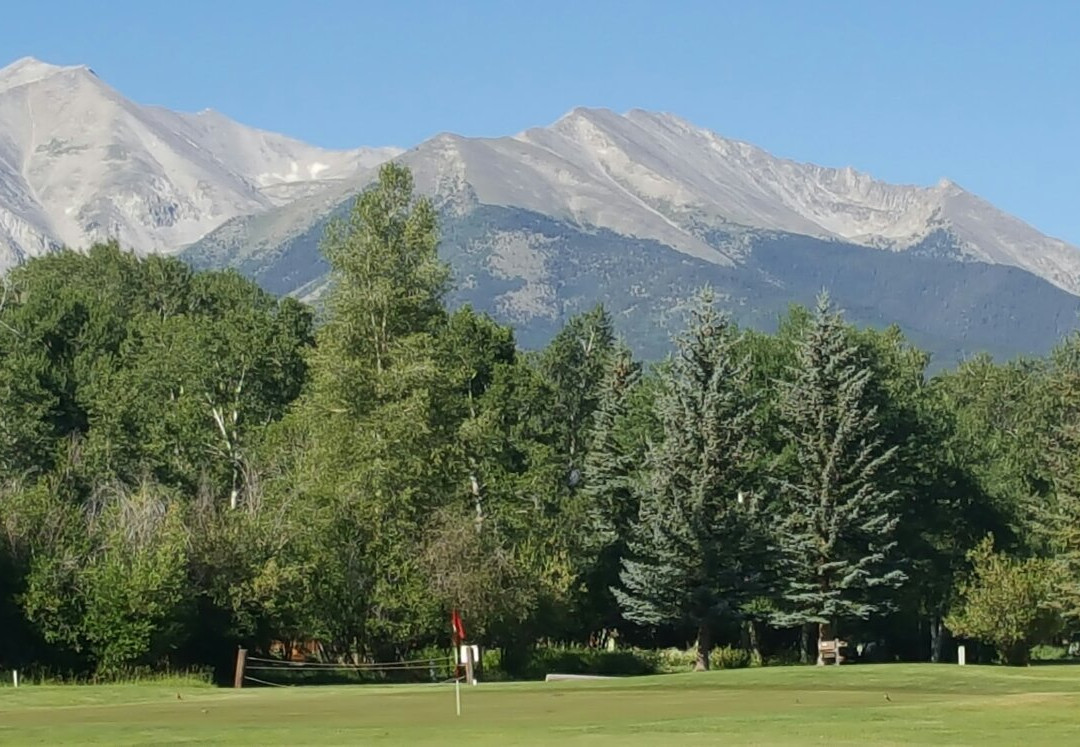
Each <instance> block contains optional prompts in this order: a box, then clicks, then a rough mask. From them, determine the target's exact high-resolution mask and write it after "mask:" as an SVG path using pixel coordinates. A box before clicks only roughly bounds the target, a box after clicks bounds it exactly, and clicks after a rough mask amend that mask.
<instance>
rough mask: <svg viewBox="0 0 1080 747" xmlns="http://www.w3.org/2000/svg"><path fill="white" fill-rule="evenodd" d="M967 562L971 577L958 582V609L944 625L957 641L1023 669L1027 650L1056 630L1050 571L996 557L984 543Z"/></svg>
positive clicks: (1045, 565)
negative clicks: (985, 648) (983, 646)
mask: <svg viewBox="0 0 1080 747" xmlns="http://www.w3.org/2000/svg"><path fill="white" fill-rule="evenodd" d="M968 558H969V559H970V560H971V562H972V565H973V569H972V573H971V576H970V577H969V578H967V579H965V580H964V581H962V582H961V584H960V586H959V594H958V597H959V604H958V605H956V607H955V608H954V609H953V610H952V612H950V614H949V616H948V617H947V618H946V620H945V624H946V625H948V626H949V628H950V629H951V630H952V632H953V633H954V634H955V635H957V636H961V637H964V638H973V639H975V640H978V641H983V642H984V643H989V644H991V645H993V646H994V647H995V648H997V650H998V653H999V654H1000V655H1001V657H1002V659H1004V660H1005V663H1006V664H1027V663H1028V661H1029V660H1030V654H1031V648H1032V646H1034V645H1035V644H1037V643H1042V642H1044V641H1047V640H1049V639H1051V638H1052V637H1053V635H1054V633H1056V632H1057V630H1058V629H1059V628H1060V627H1061V619H1060V616H1059V614H1058V611H1057V609H1056V607H1055V601H1056V599H1057V596H1058V588H1059V579H1058V577H1057V576H1056V571H1055V567H1054V565H1053V564H1052V563H1051V562H1050V561H1048V560H1045V559H1042V558H1025V559H1018V558H1011V557H1009V556H1007V555H1004V554H1002V553H996V552H994V543H993V540H992V538H989V537H988V538H987V539H985V540H983V541H982V542H980V543H979V544H978V546H976V547H975V549H973V550H972V551H971V552H970V553H968Z"/></svg>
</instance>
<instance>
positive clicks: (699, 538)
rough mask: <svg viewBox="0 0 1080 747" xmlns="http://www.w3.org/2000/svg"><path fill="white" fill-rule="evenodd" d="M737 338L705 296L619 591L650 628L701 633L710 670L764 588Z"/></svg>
mask: <svg viewBox="0 0 1080 747" xmlns="http://www.w3.org/2000/svg"><path fill="white" fill-rule="evenodd" d="M735 345H736V331H735V329H734V327H733V325H732V324H731V322H730V321H729V320H728V319H727V318H726V317H725V316H723V315H721V314H719V313H718V312H717V311H716V310H715V308H714V307H713V299H712V295H711V293H708V292H705V293H703V294H702V295H701V297H700V298H699V299H698V304H697V307H696V308H695V309H694V310H693V311H692V312H691V319H690V324H689V329H688V330H687V332H686V333H685V334H683V335H682V336H681V337H680V338H679V340H678V352H677V355H676V358H675V360H674V363H673V366H672V369H671V371H670V374H669V375H668V378H667V380H666V382H665V384H666V385H665V387H664V389H663V390H662V392H661V394H660V396H659V400H658V403H657V413H658V416H659V419H660V421H661V423H662V425H663V440H662V441H661V442H660V443H658V444H655V445H654V446H652V447H651V448H650V450H649V454H648V460H647V469H648V472H649V474H648V479H647V482H646V484H645V485H644V486H643V491H644V494H643V495H642V498H641V510H640V516H639V520H638V522H637V523H636V525H635V527H634V531H633V533H632V536H631V539H630V542H629V553H628V557H626V558H625V559H624V561H623V571H622V574H621V580H622V586H621V588H618V589H616V590H615V595H616V598H617V599H618V601H619V603H620V604H621V605H622V608H623V614H624V615H625V617H626V618H627V619H629V620H631V621H634V622H637V623H640V624H643V625H661V624H676V625H692V626H693V627H694V629H695V630H696V632H697V645H698V653H697V657H698V659H697V668H698V669H708V667H709V652H710V650H711V648H712V643H713V640H714V635H715V629H716V626H717V624H718V623H719V622H721V621H722V620H724V619H734V618H737V617H738V616H739V611H740V607H741V606H742V604H743V603H744V602H746V601H747V600H748V599H749V598H751V597H752V596H753V595H754V594H755V593H756V592H757V591H758V589H759V584H760V581H761V576H762V574H761V567H760V562H759V559H760V557H761V554H762V550H763V547H762V543H761V537H760V533H759V532H757V531H756V526H755V521H754V516H753V513H752V511H751V506H750V503H748V502H747V501H746V500H745V498H744V494H743V492H742V489H743V486H744V485H746V484H747V483H748V482H749V481H750V480H751V477H750V475H748V468H749V465H750V464H752V461H753V454H752V453H751V450H750V448H749V445H750V442H751V438H750V436H751V434H750V431H749V426H750V424H751V422H752V416H753V412H754V404H753V401H752V399H751V395H750V393H749V391H748V388H747V386H746V384H747V381H748V370H747V368H746V366H745V363H744V362H743V361H742V360H738V359H736V357H735V356H734V354H733V348H734V347H735Z"/></svg>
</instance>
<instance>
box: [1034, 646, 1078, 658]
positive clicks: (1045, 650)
mask: <svg viewBox="0 0 1080 747" xmlns="http://www.w3.org/2000/svg"><path fill="white" fill-rule="evenodd" d="M1071 658H1072V657H1071V656H1069V649H1068V648H1066V647H1065V646H1047V645H1039V646H1035V647H1033V648H1032V649H1031V660H1032V661H1067V660H1069V659H1071Z"/></svg>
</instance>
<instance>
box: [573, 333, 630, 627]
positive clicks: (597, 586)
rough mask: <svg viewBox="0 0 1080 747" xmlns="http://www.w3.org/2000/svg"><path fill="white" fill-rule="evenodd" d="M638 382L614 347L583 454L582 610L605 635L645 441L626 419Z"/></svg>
mask: <svg viewBox="0 0 1080 747" xmlns="http://www.w3.org/2000/svg"><path fill="white" fill-rule="evenodd" d="M640 381H641V365H640V364H639V363H637V362H635V361H634V359H633V356H632V354H631V352H630V349H629V348H627V347H626V346H625V345H620V346H619V347H618V348H617V349H616V351H615V353H614V354H613V355H612V358H611V364H610V365H609V367H608V371H607V375H606V376H605V377H604V382H603V387H602V389H601V392H600V401H599V404H598V405H597V408H596V412H595V413H594V416H593V425H592V432H591V434H590V440H589V451H588V454H587V455H586V457H585V469H584V483H583V486H582V490H581V497H582V502H583V504H584V507H585V514H586V516H587V517H588V528H589V533H588V535H587V544H586V548H585V550H584V555H585V556H586V559H585V563H586V569H585V572H584V582H585V588H586V593H587V595H588V601H587V602H586V613H587V615H588V616H589V618H590V620H589V622H590V627H595V626H597V625H599V626H600V627H601V628H603V630H604V633H605V635H606V634H607V631H608V630H609V629H610V628H612V627H614V626H616V625H617V624H618V623H619V621H620V617H621V615H620V613H619V607H618V604H617V602H616V601H615V598H614V596H613V595H612V593H611V588H612V587H614V586H616V585H617V584H618V580H619V570H620V568H621V566H622V558H623V556H624V554H625V552H626V540H627V538H628V537H629V534H630V528H631V527H632V526H633V522H634V520H635V519H636V518H637V515H638V497H639V495H640V491H639V490H637V489H636V486H635V481H636V480H637V479H638V477H639V474H638V473H639V471H640V469H641V464H642V461H643V457H644V454H645V446H646V443H645V440H644V439H642V438H640V434H639V433H637V432H636V431H635V430H634V429H633V427H632V425H631V423H630V422H629V421H630V418H631V417H632V416H633V415H634V412H633V409H632V408H633V407H634V404H635V403H634V401H633V395H634V394H635V392H636V390H637V388H638V387H639V385H640Z"/></svg>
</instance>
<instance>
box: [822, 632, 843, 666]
mask: <svg viewBox="0 0 1080 747" xmlns="http://www.w3.org/2000/svg"><path fill="white" fill-rule="evenodd" d="M847 645H848V643H847V641H841V640H840V639H839V638H833V639H831V640H824V641H823V640H819V641H818V645H817V650H818V658H817V663H818V665H819V666H820V665H822V664H824V663H825V660H826V659H831V660H832V663H833V664H843V663H844V649H845V648H847Z"/></svg>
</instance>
